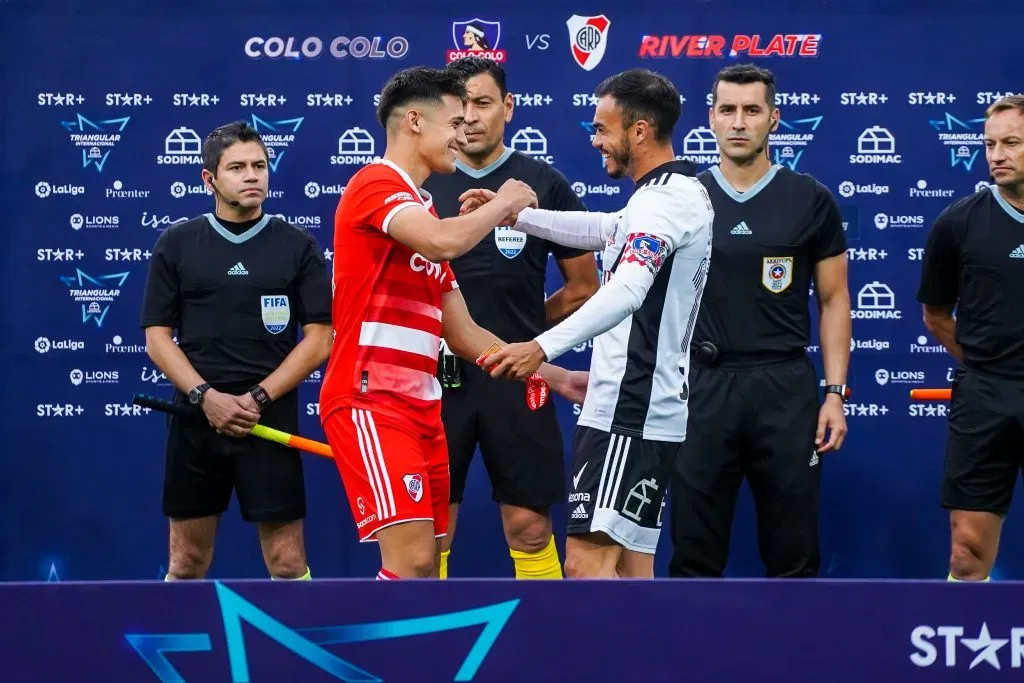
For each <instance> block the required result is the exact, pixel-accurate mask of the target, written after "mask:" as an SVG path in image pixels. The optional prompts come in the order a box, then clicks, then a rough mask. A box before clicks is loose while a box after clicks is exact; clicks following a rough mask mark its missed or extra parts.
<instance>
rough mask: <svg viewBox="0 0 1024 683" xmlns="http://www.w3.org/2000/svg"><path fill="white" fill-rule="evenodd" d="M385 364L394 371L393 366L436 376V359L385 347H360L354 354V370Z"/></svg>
mask: <svg viewBox="0 0 1024 683" xmlns="http://www.w3.org/2000/svg"><path fill="white" fill-rule="evenodd" d="M378 364H386V365H388V366H391V367H392V370H393V369H394V366H398V367H404V368H409V369H410V370H416V371H417V372H425V373H427V374H429V375H431V376H434V375H436V374H437V358H427V357H426V356H422V355H420V354H418V353H410V352H408V351H399V350H398V349H389V348H387V347H385V346H360V347H359V351H358V352H357V353H356V370H357V375H358V370H359V367H360V366H364V367H366V366H370V365H378Z"/></svg>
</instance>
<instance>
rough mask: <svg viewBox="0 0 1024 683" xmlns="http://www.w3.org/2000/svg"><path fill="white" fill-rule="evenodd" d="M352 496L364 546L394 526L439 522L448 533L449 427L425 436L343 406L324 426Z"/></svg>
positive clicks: (439, 530)
mask: <svg viewBox="0 0 1024 683" xmlns="http://www.w3.org/2000/svg"><path fill="white" fill-rule="evenodd" d="M323 426H324V432H325V433H326V434H327V442H328V443H329V444H330V446H331V450H332V451H333V452H334V461H335V462H336V463H337V464H338V471H339V472H340V473H341V481H342V484H344V486H345V492H346V493H347V494H348V502H349V505H350V506H351V508H352V517H353V519H355V522H356V528H357V529H358V530H359V540H360V542H365V541H375V540H376V539H375V538H374V535H375V534H376V533H377V532H378V531H379V530H381V529H383V528H385V527H389V526H391V525H393V524H401V523H402V522H412V521H417V520H426V521H432V522H433V523H434V537H435V538H439V537H441V536H445V535H447V533H448V495H449V486H450V484H449V473H448V443H447V441H446V440H445V436H444V428H443V427H442V426H441V425H440V424H438V426H437V433H436V434H435V435H434V436H432V437H425V436H423V435H421V434H418V433H417V432H415V431H412V430H410V429H407V428H404V427H402V426H400V425H398V424H396V422H395V421H393V420H389V419H387V418H383V417H381V416H380V415H374V413H372V412H371V411H369V410H363V409H359V408H340V409H339V410H336V411H334V413H332V414H331V415H329V416H328V417H327V418H326V419H325V420H324V423H323Z"/></svg>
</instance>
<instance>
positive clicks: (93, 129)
mask: <svg viewBox="0 0 1024 683" xmlns="http://www.w3.org/2000/svg"><path fill="white" fill-rule="evenodd" d="M130 120H131V117H130V116H124V117H121V118H118V119H104V120H102V121H93V120H91V119H87V118H86V117H84V116H82V115H81V114H77V115H76V116H75V120H74V121H61V122H60V125H61V126H62V127H63V128H64V130H66V131H68V133H69V135H70V137H71V142H72V143H73V144H74V145H75V147H78V148H80V149H81V150H82V168H88V167H89V166H95V167H96V170H97V171H99V172H101V173H102V172H103V167H104V166H105V165H106V163H107V158H109V156H110V152H111V150H112V149H113V148H114V147H115V146H116V145H117V143H119V142H120V141H121V132H122V131H123V130H124V129H125V126H127V125H128V121H130Z"/></svg>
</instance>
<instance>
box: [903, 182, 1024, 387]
mask: <svg viewBox="0 0 1024 683" xmlns="http://www.w3.org/2000/svg"><path fill="white" fill-rule="evenodd" d="M1022 284H1024V213H1022V212H1021V211H1018V210H1017V209H1015V208H1014V207H1013V206H1011V205H1010V204H1009V203H1008V202H1007V201H1006V200H1005V199H1003V197H1002V195H1000V194H999V191H998V190H997V189H996V188H995V187H992V188H989V189H985V190H982V191H981V192H978V193H976V194H974V195H971V196H970V197H965V198H962V199H958V200H957V201H955V202H953V203H952V204H950V205H949V206H948V207H946V209H945V210H944V211H943V212H942V213H941V214H939V217H938V218H937V219H935V224H934V225H933V226H932V229H931V232H930V233H929V235H928V242H927V244H926V246H925V250H924V259H923V261H922V264H921V286H920V288H919V290H918V292H917V300H918V301H920V302H921V303H923V304H928V305H931V306H954V305H955V306H956V342H957V343H958V344H960V346H962V347H963V364H964V367H967V368H970V369H975V370H982V371H986V372H989V373H992V374H996V375H1004V376H1008V377H1014V378H1021V379H1024V294H1022V292H1021V285H1022Z"/></svg>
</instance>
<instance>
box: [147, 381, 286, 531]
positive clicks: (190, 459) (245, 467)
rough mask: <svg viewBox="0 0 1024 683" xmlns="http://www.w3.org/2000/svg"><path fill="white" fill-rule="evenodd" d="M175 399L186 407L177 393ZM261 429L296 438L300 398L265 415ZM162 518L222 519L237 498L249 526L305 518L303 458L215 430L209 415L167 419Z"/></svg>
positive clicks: (271, 408) (283, 400) (281, 402)
mask: <svg viewBox="0 0 1024 683" xmlns="http://www.w3.org/2000/svg"><path fill="white" fill-rule="evenodd" d="M175 400H176V401H178V402H181V403H184V402H185V400H184V398H183V397H182V396H181V395H180V394H178V395H176V396H175ZM260 424H265V425H267V426H268V427H274V428H276V429H280V430H283V431H286V432H288V433H289V434H298V432H299V411H298V394H297V392H295V391H292V392H291V393H289V394H286V395H285V396H282V397H281V398H280V399H278V400H277V401H275V402H274V403H272V404H271V405H270V406H268V407H267V409H266V410H265V411H264V412H263V415H262V416H261V418H260ZM167 426H168V430H167V452H166V455H165V460H164V490H163V513H164V515H165V516H167V517H170V518H171V519H194V518H196V517H207V516H210V515H219V514H221V513H223V512H224V511H226V510H227V509H228V505H229V504H230V502H231V492H232V490H234V491H235V493H236V495H237V496H238V507H239V510H240V511H241V515H242V519H244V520H245V521H247V522H292V521H295V520H298V519H302V518H304V517H305V516H306V487H305V480H304V478H303V473H302V456H301V455H299V452H298V451H296V450H295V449H293V448H287V447H285V446H282V445H280V444H276V443H273V442H270V441H267V440H265V439H260V438H257V437H255V436H246V437H244V438H241V439H239V438H236V437H232V436H223V435H221V434H218V433H217V432H216V431H214V429H213V427H211V426H210V424H209V422H207V420H206V417H205V415H200V416H199V417H198V418H181V417H175V416H173V415H171V416H168V421H167Z"/></svg>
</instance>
